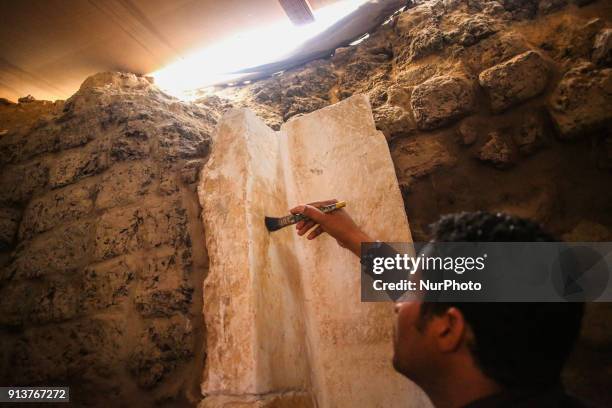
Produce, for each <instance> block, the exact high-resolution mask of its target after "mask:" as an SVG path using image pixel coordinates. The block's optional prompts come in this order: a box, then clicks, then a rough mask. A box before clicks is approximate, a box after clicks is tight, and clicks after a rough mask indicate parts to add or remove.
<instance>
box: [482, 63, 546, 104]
mask: <svg viewBox="0 0 612 408" xmlns="http://www.w3.org/2000/svg"><path fill="white" fill-rule="evenodd" d="M548 71H549V70H548V66H547V64H546V61H544V59H543V58H542V56H541V55H540V54H539V53H537V52H535V51H528V52H526V53H524V54H521V55H517V56H516V57H514V58H512V59H510V60H508V61H506V62H504V63H502V64H499V65H496V66H494V67H492V68H489V69H487V70H486V71H483V72H481V73H480V76H479V77H478V80H479V82H480V85H481V86H482V87H483V88H484V89H485V90H486V91H487V93H488V95H489V98H490V100H491V108H492V109H493V112H501V111H503V110H505V109H508V108H509V107H511V106H513V105H516V104H518V103H520V102H523V101H525V100H527V99H529V98H532V97H534V96H536V95H538V94H540V93H541V92H542V91H544V88H546V84H547V82H548Z"/></svg>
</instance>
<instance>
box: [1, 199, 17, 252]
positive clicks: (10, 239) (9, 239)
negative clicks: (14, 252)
mask: <svg viewBox="0 0 612 408" xmlns="http://www.w3.org/2000/svg"><path fill="white" fill-rule="evenodd" d="M20 218H21V212H20V211H18V210H15V209H12V208H0V251H2V250H5V249H8V248H10V247H12V246H13V244H14V242H15V238H16V237H17V230H18V228H19V219H20Z"/></svg>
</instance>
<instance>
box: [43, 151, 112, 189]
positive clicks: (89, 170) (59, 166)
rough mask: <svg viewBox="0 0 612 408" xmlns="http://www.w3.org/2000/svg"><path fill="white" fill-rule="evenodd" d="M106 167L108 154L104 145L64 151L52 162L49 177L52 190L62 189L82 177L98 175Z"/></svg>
mask: <svg viewBox="0 0 612 408" xmlns="http://www.w3.org/2000/svg"><path fill="white" fill-rule="evenodd" d="M107 167H108V152H107V149H106V147H105V144H104V143H90V144H88V145H86V146H85V147H80V148H75V149H70V150H67V151H65V152H64V153H63V154H62V155H61V156H60V157H59V158H58V159H56V160H54V162H53V166H52V167H51V171H50V175H49V184H50V185H51V187H53V188H57V187H62V186H65V185H66V184H70V183H72V182H74V181H76V180H79V179H81V178H83V177H87V176H91V175H94V174H97V173H100V172H101V171H102V170H104V169H106V168H107Z"/></svg>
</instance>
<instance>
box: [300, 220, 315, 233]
mask: <svg viewBox="0 0 612 408" xmlns="http://www.w3.org/2000/svg"><path fill="white" fill-rule="evenodd" d="M314 226H315V223H314V221H310V220H308V221H305V222H304V225H303V226H302V228H300V229H299V230H298V235H300V236H301V235H304V234H305V233H307V232H308V230H309V229H311V228H312V227H314Z"/></svg>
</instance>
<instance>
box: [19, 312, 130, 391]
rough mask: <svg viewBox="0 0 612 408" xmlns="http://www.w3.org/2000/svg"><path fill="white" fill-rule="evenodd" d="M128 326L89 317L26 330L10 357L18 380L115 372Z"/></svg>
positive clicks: (29, 381) (42, 380)
mask: <svg viewBox="0 0 612 408" xmlns="http://www.w3.org/2000/svg"><path fill="white" fill-rule="evenodd" d="M123 331H124V328H123V327H122V325H121V324H119V323H118V322H117V321H116V320H113V319H98V318H87V319H84V320H80V321H76V322H68V323H64V324H62V325H53V326H43V327H40V328H32V329H28V330H26V331H25V332H24V333H23V334H22V336H21V337H20V338H19V339H18V341H17V342H16V344H15V346H14V349H13V350H12V351H11V353H10V356H9V359H10V364H11V367H13V371H12V373H11V376H12V379H13V381H14V382H15V383H17V384H37V383H45V382H48V381H58V380H59V381H62V380H63V381H67V380H69V379H70V378H75V377H78V378H87V379H89V380H90V381H91V380H93V379H95V378H96V377H97V378H98V381H99V380H100V377H106V378H108V377H109V376H111V375H113V374H114V373H113V371H110V370H111V369H112V368H113V367H114V366H116V365H117V361H118V358H119V356H120V355H121V354H120V349H121V346H122V345H121V344H119V341H118V339H120V338H121V335H122V334H123Z"/></svg>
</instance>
